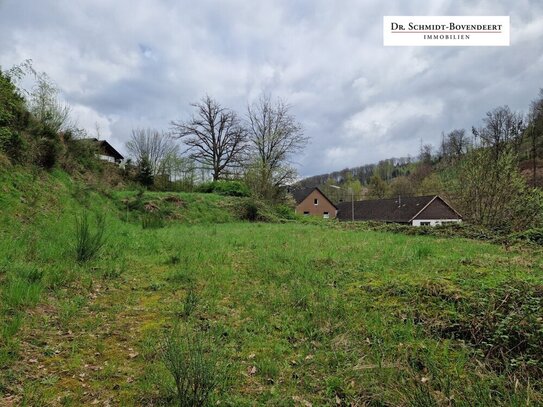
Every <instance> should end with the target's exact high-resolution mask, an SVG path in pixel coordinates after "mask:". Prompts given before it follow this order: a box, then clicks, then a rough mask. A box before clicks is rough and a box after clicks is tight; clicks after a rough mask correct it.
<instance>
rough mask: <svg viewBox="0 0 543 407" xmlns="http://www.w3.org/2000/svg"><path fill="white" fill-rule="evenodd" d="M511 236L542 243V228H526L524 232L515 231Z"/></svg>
mask: <svg viewBox="0 0 543 407" xmlns="http://www.w3.org/2000/svg"><path fill="white" fill-rule="evenodd" d="M511 237H512V238H513V239H518V240H525V241H528V242H533V243H537V244H540V245H543V228H536V229H528V230H525V231H524V232H519V233H515V234H513V235H511Z"/></svg>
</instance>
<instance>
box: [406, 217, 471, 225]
mask: <svg viewBox="0 0 543 407" xmlns="http://www.w3.org/2000/svg"><path fill="white" fill-rule="evenodd" d="M423 222H430V226H436V225H442V224H444V223H452V222H454V223H460V222H462V219H415V220H414V221H413V223H412V225H413V226H422V225H421V223H423Z"/></svg>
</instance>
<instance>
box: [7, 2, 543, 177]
mask: <svg viewBox="0 0 543 407" xmlns="http://www.w3.org/2000/svg"><path fill="white" fill-rule="evenodd" d="M386 15H509V16H510V17H511V45H510V46H509V47H384V46H383V37H382V35H383V34H382V30H383V27H382V25H383V16H386ZM27 59H32V63H33V66H34V68H35V69H36V70H38V71H44V72H46V73H47V74H48V75H49V76H50V77H51V78H52V80H53V81H54V82H55V83H56V85H57V86H58V88H59V89H60V91H61V95H62V98H63V99H64V100H65V101H66V102H67V103H68V104H69V105H71V106H72V110H73V117H74V119H75V120H76V121H77V124H78V126H79V127H81V128H84V129H86V130H87V131H88V132H89V134H90V135H95V134H96V128H97V127H98V128H99V131H100V135H101V138H104V139H107V140H109V141H110V142H111V143H112V144H113V145H114V146H115V147H117V148H118V149H119V150H120V151H121V152H126V149H125V147H124V144H125V142H126V141H127V140H128V139H129V137H130V134H131V130H132V129H134V128H141V127H152V128H155V129H158V130H163V131H168V130H169V129H170V122H171V121H172V120H176V121H179V120H185V119H188V118H189V117H190V115H191V112H192V107H191V105H190V104H191V103H193V102H196V101H198V100H199V99H201V98H202V97H203V96H204V95H206V94H209V95H210V96H212V97H213V98H215V99H216V100H217V101H219V103H221V104H222V105H223V106H225V107H228V108H231V109H233V110H236V111H237V112H238V113H239V114H240V115H241V116H243V115H244V114H245V112H246V109H247V104H248V103H250V102H252V101H254V100H255V99H256V98H258V96H259V95H260V94H262V93H266V94H270V95H272V97H276V98H282V99H284V100H286V101H287V102H288V103H289V104H290V106H291V111H292V113H293V114H294V115H295V116H296V118H297V119H298V120H299V121H300V122H301V124H302V125H303V128H304V132H305V135H306V136H308V137H310V142H309V144H308V146H307V147H306V149H305V151H304V153H303V154H300V155H298V156H297V157H295V158H294V160H293V162H294V165H295V166H296V168H297V169H298V171H299V174H300V175H301V176H311V175H316V174H321V173H326V172H330V171H334V170H341V169H343V168H346V167H353V166H358V165H363V164H369V163H374V162H377V161H379V160H381V159H385V158H390V157H401V156H407V155H411V156H416V155H417V154H418V151H419V147H420V143H421V140H422V142H423V143H424V144H428V143H430V144H434V145H438V144H439V142H440V140H441V133H442V132H443V131H444V132H448V131H450V130H452V129H455V128H465V129H467V130H469V129H471V127H472V126H473V125H476V126H477V125H480V124H481V120H482V118H483V117H484V115H485V113H486V112H487V111H489V110H491V109H493V108H495V107H497V106H501V105H505V104H507V105H509V106H510V107H511V108H512V109H513V110H517V111H521V112H525V111H526V110H527V108H528V106H529V103H530V101H531V100H533V99H535V98H536V96H537V94H538V89H539V88H541V87H543V1H541V0H507V1H506V0H492V1H476V0H471V1H462V0H432V1H427V0H424V1H422V0H412V1H407V0H397V1H394V0H390V1H382V0H377V1H373V0H372V1H370V0H335V1H334V0H307V1H301V0H277V1H276V0H273V1H272V0H269V1H255V0H252V1H251V0H215V1H211V0H198V1H185V0H115V1H112V0H0V66H1V67H2V69H8V68H10V67H11V66H13V65H16V64H19V63H21V62H22V61H24V60H27Z"/></svg>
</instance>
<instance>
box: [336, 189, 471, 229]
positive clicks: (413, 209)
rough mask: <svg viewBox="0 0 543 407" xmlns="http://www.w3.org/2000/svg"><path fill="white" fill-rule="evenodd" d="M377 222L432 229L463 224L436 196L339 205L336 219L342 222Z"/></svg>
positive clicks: (460, 216) (453, 210) (455, 213)
mask: <svg viewBox="0 0 543 407" xmlns="http://www.w3.org/2000/svg"><path fill="white" fill-rule="evenodd" d="M353 208H354V220H355V221H380V222H393V223H405V224H409V225H413V226H435V225H441V224H443V223H449V222H462V215H460V214H459V213H458V212H457V211H456V210H455V209H454V208H453V207H452V206H451V205H449V204H448V203H447V202H446V201H445V200H444V199H443V198H441V197H440V196H438V195H427V196H412V197H398V198H393V199H375V200H368V201H355V202H354V204H353V203H351V202H340V203H339V204H338V214H337V217H338V219H339V220H342V221H350V220H352V219H353Z"/></svg>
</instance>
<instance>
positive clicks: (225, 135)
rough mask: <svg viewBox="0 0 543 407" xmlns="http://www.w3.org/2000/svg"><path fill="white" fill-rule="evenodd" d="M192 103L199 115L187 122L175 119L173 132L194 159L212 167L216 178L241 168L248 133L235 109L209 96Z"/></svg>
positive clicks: (207, 166) (214, 178)
mask: <svg viewBox="0 0 543 407" xmlns="http://www.w3.org/2000/svg"><path fill="white" fill-rule="evenodd" d="M192 106H193V107H195V108H196V114H195V115H193V116H192V117H191V118H190V119H189V120H188V121H185V122H175V121H173V122H172V123H171V125H172V128H173V133H174V134H175V135H176V136H177V137H178V138H180V139H181V140H182V141H183V143H184V144H185V145H186V146H187V150H186V151H187V152H188V153H189V157H190V158H191V159H193V160H194V161H196V162H198V163H200V164H201V165H203V166H204V167H205V168H209V169H211V171H212V173H213V180H214V181H215V180H218V179H219V178H221V177H222V176H223V175H224V174H225V173H226V172H227V171H228V170H229V169H231V168H235V167H237V166H238V167H239V165H240V163H241V161H242V159H243V152H244V150H245V148H246V140H247V133H246V131H245V129H244V128H243V126H242V125H241V122H240V120H239V119H238V116H237V115H236V113H235V112H233V111H231V110H229V109H226V108H223V107H222V106H221V105H220V104H219V103H218V102H217V101H216V100H214V99H212V98H211V97H209V96H206V97H204V98H203V99H202V100H201V101H200V102H198V103H194V104H192Z"/></svg>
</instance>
